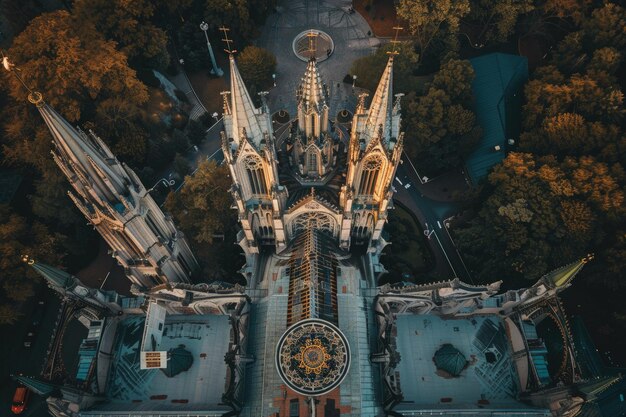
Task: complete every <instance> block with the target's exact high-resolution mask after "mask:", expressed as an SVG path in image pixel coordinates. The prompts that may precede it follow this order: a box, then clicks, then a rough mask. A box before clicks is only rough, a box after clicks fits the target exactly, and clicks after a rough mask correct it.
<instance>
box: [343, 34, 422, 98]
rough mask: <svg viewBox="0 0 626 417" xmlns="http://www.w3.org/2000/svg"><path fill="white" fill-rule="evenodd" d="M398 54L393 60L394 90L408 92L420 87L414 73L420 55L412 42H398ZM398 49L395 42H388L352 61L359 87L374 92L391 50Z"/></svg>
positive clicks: (352, 69) (352, 71) (353, 72)
mask: <svg viewBox="0 0 626 417" xmlns="http://www.w3.org/2000/svg"><path fill="white" fill-rule="evenodd" d="M397 45H398V46H397V51H398V52H399V54H398V55H396V56H395V58H394V62H393V90H394V92H401V93H408V92H410V91H414V90H416V89H418V88H419V85H420V84H419V81H418V79H417V77H415V76H414V75H413V71H414V69H415V66H416V64H417V61H418V55H417V54H416V53H415V48H414V47H413V44H412V43H411V42H400V43H398V44H397ZM394 49H396V47H395V46H394V45H393V44H387V45H385V46H383V47H381V48H378V50H377V51H376V52H375V53H374V54H372V55H369V56H366V57H363V58H358V59H356V60H355V61H354V62H353V63H352V68H351V69H350V73H351V74H353V75H356V76H357V79H356V85H357V87H361V88H365V89H366V90H370V91H371V92H372V94H373V92H374V91H375V90H376V86H377V85H378V82H379V81H380V77H381V75H382V73H383V71H384V70H385V66H386V65H387V61H388V60H389V52H391V51H393V50H394Z"/></svg>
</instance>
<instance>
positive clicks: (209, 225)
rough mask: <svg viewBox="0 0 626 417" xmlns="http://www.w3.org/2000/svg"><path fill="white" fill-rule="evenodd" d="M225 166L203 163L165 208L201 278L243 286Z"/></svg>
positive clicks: (228, 181) (239, 251) (234, 215)
mask: <svg viewBox="0 0 626 417" xmlns="http://www.w3.org/2000/svg"><path fill="white" fill-rule="evenodd" d="M228 172H229V171H228V168H227V167H226V166H225V165H222V166H219V165H217V163H216V162H215V161H203V162H201V163H200V165H199V166H198V169H197V171H196V172H195V173H194V174H193V175H192V176H187V177H185V184H184V185H183V187H182V188H181V189H180V190H179V191H178V192H177V193H170V194H169V195H168V196H167V200H166V202H165V207H166V209H167V210H169V211H170V212H171V213H172V215H173V216H174V219H176V222H177V224H178V225H179V226H180V228H181V230H182V231H183V232H185V234H186V235H187V236H188V237H189V238H190V239H191V244H192V247H193V250H194V253H195V254H196V257H197V258H198V261H199V262H200V264H201V265H203V276H205V277H207V279H219V280H226V281H229V282H239V283H243V284H245V280H243V279H242V278H241V276H240V275H239V274H238V270H239V269H240V268H241V264H242V263H243V261H242V259H241V256H240V253H241V250H240V249H238V247H236V246H235V245H233V244H232V242H233V241H234V240H235V236H236V231H237V216H236V214H235V211H234V210H232V209H231V204H232V199H231V196H230V193H229V192H228V190H229V189H230V187H231V179H230V176H229V173H228Z"/></svg>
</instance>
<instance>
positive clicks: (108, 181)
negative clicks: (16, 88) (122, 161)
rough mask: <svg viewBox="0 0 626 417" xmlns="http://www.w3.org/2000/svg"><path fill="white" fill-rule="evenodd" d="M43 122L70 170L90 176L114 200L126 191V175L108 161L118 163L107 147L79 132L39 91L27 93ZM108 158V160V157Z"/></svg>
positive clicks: (104, 193) (92, 182) (97, 189)
mask: <svg viewBox="0 0 626 417" xmlns="http://www.w3.org/2000/svg"><path fill="white" fill-rule="evenodd" d="M29 100H30V101H31V102H33V103H34V104H36V106H37V110H39V113H40V114H41V117H42V118H43V120H44V121H45V122H46V125H47V126H48V129H49V130H50V133H52V136H53V138H54V144H55V147H56V151H57V152H56V156H57V157H58V158H60V159H62V160H63V162H64V163H65V164H66V166H69V167H71V168H73V169H72V170H73V171H80V173H79V174H83V175H84V176H85V177H87V178H89V180H90V182H91V186H92V187H93V188H94V190H96V192H97V193H98V194H99V197H100V198H103V199H105V200H107V201H109V202H115V201H116V200H117V197H116V195H120V194H126V193H127V190H126V186H125V183H128V182H129V180H128V179H127V178H125V177H126V176H125V175H124V174H122V173H121V172H119V170H116V169H114V168H113V167H112V166H111V161H114V164H116V165H118V166H119V163H118V162H117V161H116V160H115V157H114V156H113V154H111V153H110V152H107V151H108V149H106V148H103V147H101V146H100V143H98V140H97V139H96V138H94V137H89V136H87V135H86V134H84V133H83V132H82V131H81V132H79V131H78V130H76V129H75V128H74V127H72V125H70V124H69V122H68V121H67V120H65V119H64V118H63V117H62V116H61V115H60V114H59V113H57V111H56V110H54V109H53V108H52V107H50V106H49V105H48V104H47V103H46V102H45V101H43V98H42V97H41V95H40V94H39V93H34V94H31V95H30V96H29ZM107 160H108V161H107Z"/></svg>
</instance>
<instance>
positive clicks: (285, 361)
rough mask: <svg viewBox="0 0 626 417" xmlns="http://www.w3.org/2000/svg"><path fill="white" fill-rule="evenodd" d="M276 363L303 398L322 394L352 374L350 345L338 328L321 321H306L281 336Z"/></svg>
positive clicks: (282, 377) (285, 378)
mask: <svg viewBox="0 0 626 417" xmlns="http://www.w3.org/2000/svg"><path fill="white" fill-rule="evenodd" d="M275 363H276V369H277V370H278V374H279V375H280V377H281V379H282V380H283V382H285V384H286V385H287V386H289V388H291V389H293V390H294V391H296V392H297V393H299V394H303V395H314V396H317V395H322V394H325V393H327V392H330V391H332V390H333V389H334V388H335V387H337V386H338V385H339V384H341V382H342V381H343V380H344V378H345V377H346V375H347V374H348V371H349V369H350V346H349V345H348V340H347V339H346V337H345V335H344V334H343V333H342V332H341V330H339V328H337V327H336V326H335V325H333V324H331V323H329V322H327V321H325V320H320V319H308V320H303V321H300V322H298V323H296V324H294V325H293V326H291V327H290V328H289V329H287V331H285V333H283V335H282V336H281V338H280V340H279V341H278V345H277V346H276V359H275Z"/></svg>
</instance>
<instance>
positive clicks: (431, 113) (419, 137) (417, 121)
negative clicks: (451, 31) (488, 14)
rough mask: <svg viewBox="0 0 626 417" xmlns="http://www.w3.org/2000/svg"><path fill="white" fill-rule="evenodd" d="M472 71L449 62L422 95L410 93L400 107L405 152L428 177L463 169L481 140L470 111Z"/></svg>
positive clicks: (464, 64) (462, 64)
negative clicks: (466, 156) (450, 170)
mask: <svg viewBox="0 0 626 417" xmlns="http://www.w3.org/2000/svg"><path fill="white" fill-rule="evenodd" d="M473 78H474V70H473V68H472V66H471V64H470V63H469V61H462V60H456V59H452V60H449V61H448V62H446V63H445V64H444V65H443V66H442V68H441V70H440V71H439V72H438V73H437V74H436V75H435V77H434V78H433V80H432V82H431V83H430V86H429V87H428V89H427V90H426V93H425V94H424V95H420V96H418V95H416V94H415V93H411V94H409V95H408V96H407V99H406V102H405V103H404V105H403V111H404V119H403V124H404V131H405V132H406V133H405V150H406V153H407V154H408V156H409V157H410V158H411V159H412V160H413V161H414V163H415V164H416V165H418V166H419V167H420V169H421V170H422V171H423V172H424V173H426V174H427V176H430V177H432V176H434V175H437V174H439V173H441V172H442V171H444V170H448V169H454V168H457V167H459V166H461V165H462V163H463V157H464V156H465V155H467V153H469V151H470V150H471V149H472V148H473V147H474V146H475V144H476V143H477V141H478V140H479V139H480V134H481V130H480V128H479V127H478V126H477V124H476V116H475V115H474V112H473V111H472V110H471V82H472V80H473Z"/></svg>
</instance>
